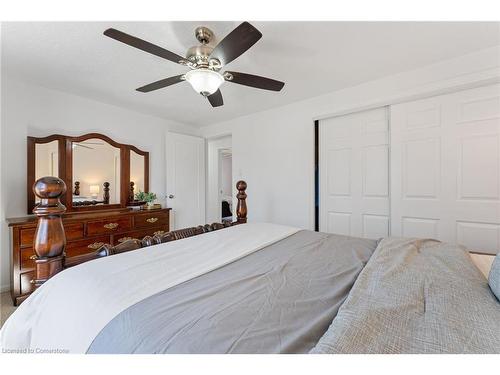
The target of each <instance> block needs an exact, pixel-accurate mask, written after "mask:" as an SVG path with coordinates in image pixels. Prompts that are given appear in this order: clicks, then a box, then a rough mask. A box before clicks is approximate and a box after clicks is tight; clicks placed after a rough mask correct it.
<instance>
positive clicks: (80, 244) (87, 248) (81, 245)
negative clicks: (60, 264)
mask: <svg viewBox="0 0 500 375" xmlns="http://www.w3.org/2000/svg"><path fill="white" fill-rule="evenodd" d="M105 244H111V238H110V236H109V235H108V236H99V237H93V238H86V239H84V240H80V241H71V242H68V243H67V244H66V249H65V250H64V252H65V253H66V257H68V258H71V257H74V256H76V255H81V254H87V253H92V252H94V251H96V250H98V249H99V248H100V247H101V246H102V245H105Z"/></svg>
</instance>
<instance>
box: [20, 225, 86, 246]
mask: <svg viewBox="0 0 500 375" xmlns="http://www.w3.org/2000/svg"><path fill="white" fill-rule="evenodd" d="M35 230H36V228H26V229H21V230H20V237H21V247H32V246H33V240H34V239H35ZM64 232H65V233H66V240H77V239H80V238H83V223H74V224H64Z"/></svg>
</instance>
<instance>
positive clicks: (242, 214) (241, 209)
mask: <svg viewBox="0 0 500 375" xmlns="http://www.w3.org/2000/svg"><path fill="white" fill-rule="evenodd" d="M236 189H237V190H238V194H236V198H238V205H237V206H236V217H237V219H236V221H237V222H238V223H246V222H247V202H246V199H247V194H246V193H245V190H246V189H247V183H246V182H245V181H242V180H240V181H238V182H237V183H236Z"/></svg>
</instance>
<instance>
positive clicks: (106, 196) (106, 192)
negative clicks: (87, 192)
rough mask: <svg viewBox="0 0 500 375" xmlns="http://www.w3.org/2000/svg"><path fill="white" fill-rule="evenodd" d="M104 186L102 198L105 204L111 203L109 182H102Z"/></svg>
mask: <svg viewBox="0 0 500 375" xmlns="http://www.w3.org/2000/svg"><path fill="white" fill-rule="evenodd" d="M102 185H103V186H104V194H103V196H102V200H103V202H104V204H109V182H107V181H106V182H105V183H104V184H102Z"/></svg>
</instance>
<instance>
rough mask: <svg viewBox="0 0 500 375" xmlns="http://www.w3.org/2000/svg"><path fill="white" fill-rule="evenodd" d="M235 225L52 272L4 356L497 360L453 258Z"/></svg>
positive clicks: (484, 302)
mask: <svg viewBox="0 0 500 375" xmlns="http://www.w3.org/2000/svg"><path fill="white" fill-rule="evenodd" d="M240 187H241V185H240ZM245 187H246V186H245ZM241 193H242V192H241V190H240V192H239V194H241ZM243 193H244V191H243ZM245 198H246V195H245ZM239 199H240V200H241V199H242V196H241V195H240V196H239ZM240 202H241V201H240ZM237 211H238V212H239V214H240V215H242V213H244V216H245V217H244V219H246V205H245V207H244V209H243V207H242V206H240V205H239V207H238V208H237ZM239 219H240V221H243V220H241V219H243V217H239ZM244 221H246V220H244ZM237 224H238V225H231V226H226V227H218V230H212V231H208V232H205V233H202V234H198V235H193V236H189V237H187V238H182V239H178V240H176V241H168V242H164V243H158V244H152V243H150V242H151V241H149V242H148V244H149V245H150V246H141V247H139V248H136V249H134V250H133V251H126V252H122V253H120V254H115V255H113V256H104V257H100V258H98V259H94V260H92V261H89V262H85V263H83V264H80V265H78V266H75V267H71V268H68V269H66V270H64V271H62V272H57V273H56V274H54V275H53V276H52V277H50V278H48V279H47V280H46V281H45V282H44V283H43V284H42V285H41V286H40V287H39V288H38V289H37V290H36V291H35V292H34V293H33V294H32V295H31V296H30V297H29V298H28V299H27V300H26V301H24V302H23V304H21V306H20V307H19V308H18V310H17V311H16V312H15V313H14V314H13V315H12V316H11V317H10V318H9V319H8V320H7V322H6V323H5V325H4V326H3V327H2V331H1V343H2V349H3V350H4V352H13V353H17V352H19V353H30V352H58V353H59V352H60V353H315V354H320V353H500V302H499V301H498V300H497V299H496V297H495V295H494V294H493V293H492V291H491V290H490V288H489V286H488V282H487V280H486V279H485V278H484V276H483V275H482V274H481V272H480V271H479V270H478V269H477V268H476V267H475V266H474V264H473V263H472V262H471V259H470V256H469V255H468V252H467V251H466V249H464V248H462V247H460V246H456V245H449V244H444V243H441V242H439V241H435V240H431V239H427V240H423V239H401V238H385V239H380V240H370V239H363V238H355V237H347V236H340V235H334V234H326V233H318V232H312V231H308V230H300V229H298V228H293V227H288V226H282V225H276V224H269V223H245V224H243V223H242V222H240V223H237ZM153 242H154V241H153ZM111 253H113V251H111ZM68 290H72V291H76V292H73V293H68Z"/></svg>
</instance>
